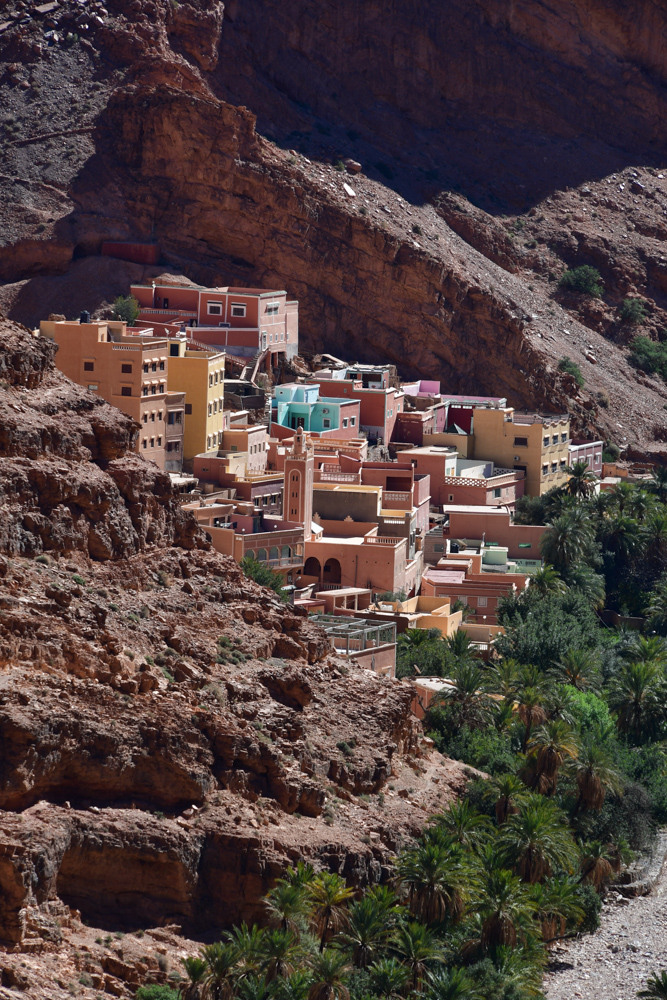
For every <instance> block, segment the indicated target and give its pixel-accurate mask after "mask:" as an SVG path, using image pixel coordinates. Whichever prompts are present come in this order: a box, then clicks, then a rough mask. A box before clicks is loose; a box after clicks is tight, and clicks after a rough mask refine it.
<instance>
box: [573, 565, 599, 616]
mask: <svg viewBox="0 0 667 1000" xmlns="http://www.w3.org/2000/svg"><path fill="white" fill-rule="evenodd" d="M565 581H566V583H567V585H568V587H570V588H571V589H572V590H578V591H580V592H581V593H582V594H583V595H584V597H585V598H586V600H587V601H588V603H589V604H590V605H591V606H592V607H594V608H603V607H604V602H605V596H606V592H605V585H604V577H603V576H601V575H600V574H599V573H596V572H595V570H594V569H592V567H591V566H587V565H586V564H585V563H575V564H574V565H572V566H568V569H567V573H566V576H565Z"/></svg>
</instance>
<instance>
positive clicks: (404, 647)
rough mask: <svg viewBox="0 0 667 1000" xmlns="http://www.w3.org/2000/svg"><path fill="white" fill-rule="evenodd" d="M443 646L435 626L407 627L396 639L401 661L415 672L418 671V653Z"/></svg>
mask: <svg viewBox="0 0 667 1000" xmlns="http://www.w3.org/2000/svg"><path fill="white" fill-rule="evenodd" d="M437 648H444V643H443V641H442V634H441V632H440V631H439V629H436V628H428V629H427V628H409V629H406V630H405V632H402V633H401V635H399V637H398V641H397V653H398V656H399V659H400V661H401V663H403V664H404V665H405V666H407V667H409V668H410V669H411V670H413V671H414V672H415V673H420V672H421V671H420V670H419V667H418V665H417V660H418V659H419V658H420V656H419V654H420V653H422V652H423V651H424V650H426V649H437Z"/></svg>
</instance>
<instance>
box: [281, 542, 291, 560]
mask: <svg viewBox="0 0 667 1000" xmlns="http://www.w3.org/2000/svg"><path fill="white" fill-rule="evenodd" d="M280 555H281V558H282V559H291V558H292V550H291V548H290V547H289V545H283V547H282V549H281V550H280Z"/></svg>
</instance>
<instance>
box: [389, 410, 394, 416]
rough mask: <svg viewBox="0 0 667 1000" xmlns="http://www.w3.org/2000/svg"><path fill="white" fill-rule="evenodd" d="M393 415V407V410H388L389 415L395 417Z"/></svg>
mask: <svg viewBox="0 0 667 1000" xmlns="http://www.w3.org/2000/svg"><path fill="white" fill-rule="evenodd" d="M393 415H394V411H393V409H392V410H387V416H388V417H393Z"/></svg>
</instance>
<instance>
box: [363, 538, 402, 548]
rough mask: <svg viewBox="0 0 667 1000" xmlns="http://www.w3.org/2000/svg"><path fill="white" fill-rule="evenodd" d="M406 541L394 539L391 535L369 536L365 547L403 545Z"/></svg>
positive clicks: (364, 542)
mask: <svg viewBox="0 0 667 1000" xmlns="http://www.w3.org/2000/svg"><path fill="white" fill-rule="evenodd" d="M404 541H405V539H404V538H393V537H392V536H390V535H367V536H366V537H365V538H364V541H363V544H364V545H393V546H397V545H401V544H402V543H403V542H404Z"/></svg>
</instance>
